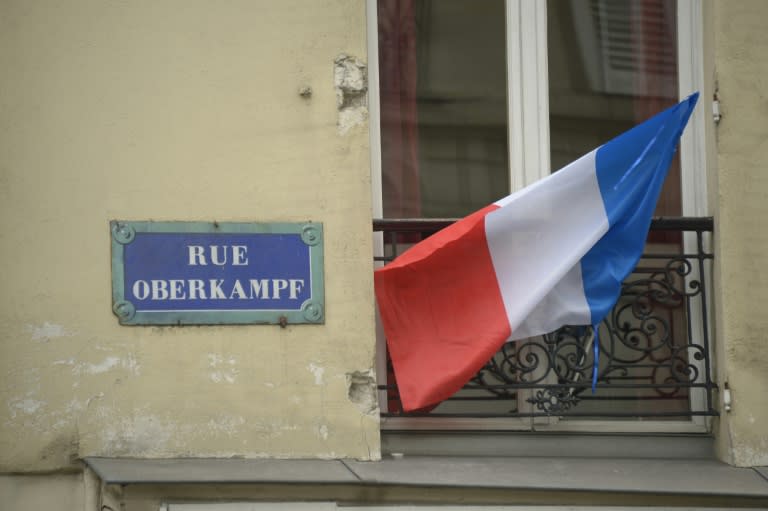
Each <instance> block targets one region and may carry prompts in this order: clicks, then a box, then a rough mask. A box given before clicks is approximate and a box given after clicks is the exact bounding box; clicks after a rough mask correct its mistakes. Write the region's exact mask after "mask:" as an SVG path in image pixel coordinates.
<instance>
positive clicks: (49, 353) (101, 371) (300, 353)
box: [0, 0, 379, 472]
mask: <svg viewBox="0 0 768 511" xmlns="http://www.w3.org/2000/svg"><path fill="white" fill-rule="evenodd" d="M341 54H348V55H353V56H357V57H362V58H363V59H364V57H365V54H366V46H365V5H364V2H360V1H359V0H325V1H322V2H318V1H315V0H303V1H301V0H281V1H280V2H266V1H259V2H255V1H252V0H231V1H227V2H218V1H213V0H164V1H162V2H157V1H153V0H140V1H133V2H124V1H118V0H93V1H89V0H72V1H67V2H57V1H53V0H50V1H48V0H35V1H28V0H4V1H2V2H0V69H2V73H0V90H1V91H2V94H0V133H1V134H2V136H0V260H1V261H2V264H3V266H4V270H3V271H2V272H0V290H1V291H0V378H1V379H0V472H2V471H13V472H18V471H38V470H51V469H57V468H60V467H65V466H68V465H70V464H71V463H72V460H73V459H75V458H78V457H82V456H88V455H100V456H136V457H168V456H217V457H222V456H246V457H334V458H336V457H354V458H362V459H371V458H377V457H378V456H379V437H378V435H379V433H378V430H379V427H378V411H377V410H375V409H371V407H370V406H369V404H370V403H366V402H365V400H364V399H363V400H359V399H358V401H360V402H352V401H351V400H350V398H349V380H350V378H349V375H350V374H352V373H355V372H360V373H363V374H366V371H371V370H372V368H373V359H374V351H375V350H374V338H373V336H374V327H373V324H374V319H373V318H374V314H373V300H372V289H373V286H372V272H371V262H370V257H369V254H371V253H372V251H371V246H370V244H371V234H370V233H371V231H370V176H369V151H368V145H369V144H368V130H367V124H366V123H367V120H366V115H365V114H366V110H365V108H364V107H357V108H355V109H354V110H353V111H345V112H343V113H340V112H339V111H338V110H337V99H336V90H335V87H334V59H336V58H337V57H338V56H339V55H341ZM304 87H310V88H311V95H309V96H301V95H300V94H299V90H300V89H301V88H304ZM340 122H341V124H339V123H340ZM110 219H126V220H146V219H152V220H202V221H212V220H219V221H224V220H231V221H251V220H252V221H305V220H312V221H319V222H323V223H324V226H325V282H326V323H325V325H322V326H318V325H312V326H289V327H288V328H286V329H280V328H279V327H278V326H226V327H210V326H205V327H173V328H170V327H169V328H166V327H121V326H119V325H118V322H117V318H116V317H115V316H114V315H113V314H112V311H111V303H110V302H111V276H110V237H109V224H108V223H109V220H110ZM358 381H360V378H358ZM362 381H363V382H364V383H365V379H364V378H363V379H362ZM363 387H364V388H363V390H366V389H368V387H367V386H366V385H363ZM370 390H371V392H372V391H373V389H372V388H371V389H370ZM363 394H364V392H363Z"/></svg>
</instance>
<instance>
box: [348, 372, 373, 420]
mask: <svg viewBox="0 0 768 511" xmlns="http://www.w3.org/2000/svg"><path fill="white" fill-rule="evenodd" d="M346 376H347V388H348V390H349V391H348V394H347V395H348V397H349V400H350V401H351V402H352V403H354V404H355V406H357V407H358V409H360V411H361V412H363V413H364V414H366V415H378V413H379V402H378V399H377V397H376V378H375V377H374V376H373V373H372V371H371V370H370V369H369V370H366V371H355V372H352V373H347V375H346Z"/></svg>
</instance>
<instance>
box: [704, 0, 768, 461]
mask: <svg viewBox="0 0 768 511" xmlns="http://www.w3.org/2000/svg"><path fill="white" fill-rule="evenodd" d="M766 19H768V2H765V1H764V0H739V1H737V2H733V1H725V0H715V1H714V41H715V71H716V78H717V83H718V86H719V97H720V100H721V110H722V114H723V117H722V121H721V122H720V125H719V127H718V132H717V150H718V158H717V169H718V170H717V178H716V180H717V203H716V226H715V229H716V232H717V239H718V244H717V247H716V249H717V259H716V265H717V269H718V272H717V273H718V283H719V289H718V290H717V292H716V294H715V300H716V301H717V304H718V310H719V314H718V325H717V330H718V336H717V342H718V348H719V357H718V361H719V362H720V367H719V378H720V383H721V386H722V384H724V383H726V382H727V384H728V386H729V388H730V391H731V395H732V399H733V405H732V411H731V412H730V413H724V414H723V416H722V417H721V419H720V421H719V422H720V423H719V430H718V432H719V435H718V447H719V452H720V455H721V457H723V458H724V459H725V460H727V461H729V462H731V463H734V464H736V465H741V466H760V465H768V398H766V396H768V314H766V304H768V271H766V268H765V264H766V261H767V259H766V254H767V253H768V231H767V230H766V219H768V96H767V95H766V91H768V30H766V29H765V20H766Z"/></svg>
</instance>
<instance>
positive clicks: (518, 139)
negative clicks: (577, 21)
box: [366, 0, 712, 433]
mask: <svg viewBox="0 0 768 511" xmlns="http://www.w3.org/2000/svg"><path fill="white" fill-rule="evenodd" d="M376 4H377V2H376V0H366V9H367V34H368V35H367V37H368V79H369V84H368V93H369V98H368V103H369V114H370V147H371V150H370V157H371V160H370V166H371V189H372V208H373V211H372V213H373V217H374V218H381V217H382V215H383V207H382V193H381V192H382V182H381V132H380V119H381V117H380V111H379V97H380V96H379V62H378V24H377V7H376ZM677 5H678V8H677V23H678V27H677V29H678V84H679V96H680V98H684V97H687V96H688V95H689V94H691V93H693V92H694V91H700V92H703V91H704V90H705V82H704V55H703V52H704V42H703V41H704V39H703V12H702V5H701V0H678V3H677ZM506 26H507V87H508V91H507V94H508V123H509V124H508V126H509V129H508V136H509V141H508V146H509V162H510V175H509V180H510V192H512V191H514V190H517V189H520V188H522V187H524V186H527V185H528V184H531V183H533V182H535V181H537V180H539V179H541V178H543V177H545V176H547V175H549V174H550V172H551V169H550V158H549V152H550V147H549V146H550V141H549V86H548V70H547V66H548V61H547V3H546V2H545V1H543V0H506ZM700 102H701V103H702V104H701V105H700V106H699V108H697V109H696V110H694V113H693V115H692V117H691V120H690V121H689V123H688V127H687V129H686V130H685V131H684V133H683V136H682V139H681V150H680V153H681V154H680V156H681V181H682V183H681V185H682V186H681V188H682V211H683V215H684V216H704V215H707V214H708V208H707V179H706V176H707V172H706V151H705V134H704V120H705V110H706V108H705V105H706V101H704V98H701V100H700ZM695 243H696V240H695V237H689V236H686V238H685V240H684V246H685V250H686V252H688V251H689V250H694V249H695ZM374 251H375V253H376V254H382V253H383V239H382V236H381V234H380V233H379V234H376V235H375V236H374ZM691 278H698V276H697V275H692V276H691ZM697 315H698V313H697V312H694V318H693V320H692V325H694V332H692V334H693V335H694V338H700V336H701V333H702V332H701V331H697V330H696V329H700V328H701V325H702V320H701V318H700V317H696V316H697ZM710 317H711V315H710ZM711 338H712V337H711V336H710V339H711ZM377 339H378V341H379V342H378V343H377V344H378V346H377V368H376V369H377V374H379V375H386V352H385V346H384V341H383V332H382V331H381V328H380V322H379V321H377ZM710 355H711V354H710ZM700 369H701V370H703V369H704V368H703V367H701V368H700ZM380 377H381V376H380ZM386 398H387V397H386V392H385V391H381V392H380V393H379V403H380V406H381V407H382V409H383V408H384V407H385V406H386ZM690 399H691V404H692V406H695V407H696V408H702V407H703V403H704V400H705V395H704V392H703V391H702V390H701V389H692V392H691V398H690ZM709 423H710V421H709V420H708V418H707V417H698V416H696V417H692V418H691V419H690V420H680V421H654V420H648V421H588V420H584V421H552V422H551V423H549V424H539V423H538V421H537V423H536V424H535V425H534V421H532V420H531V419H522V418H503V419H480V418H477V419H475V418H466V419H463V418H462V419H445V418H429V417H424V418H409V417H397V418H383V419H382V429H384V430H386V429H412V430H419V429H428V430H436V429H445V430H459V429H472V430H484V429H487V430H526V431H528V430H531V429H536V430H548V431H571V432H579V431H584V432H600V431H603V432H612V433H615V432H628V433H630V432H639V433H644V432H665V433H688V432H705V431H707V430H708V428H709Z"/></svg>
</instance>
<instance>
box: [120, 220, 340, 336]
mask: <svg viewBox="0 0 768 511" xmlns="http://www.w3.org/2000/svg"><path fill="white" fill-rule="evenodd" d="M110 230H111V234H112V310H113V311H114V313H115V314H116V315H117V317H118V318H119V320H120V323H121V324H123V325H213V324H255V323H276V324H281V325H285V324H290V323H323V322H324V320H325V316H324V308H325V307H324V290H323V225H322V224H319V223H300V224H299V223H234V222H228V223H204V222H123V221H112V222H110Z"/></svg>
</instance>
